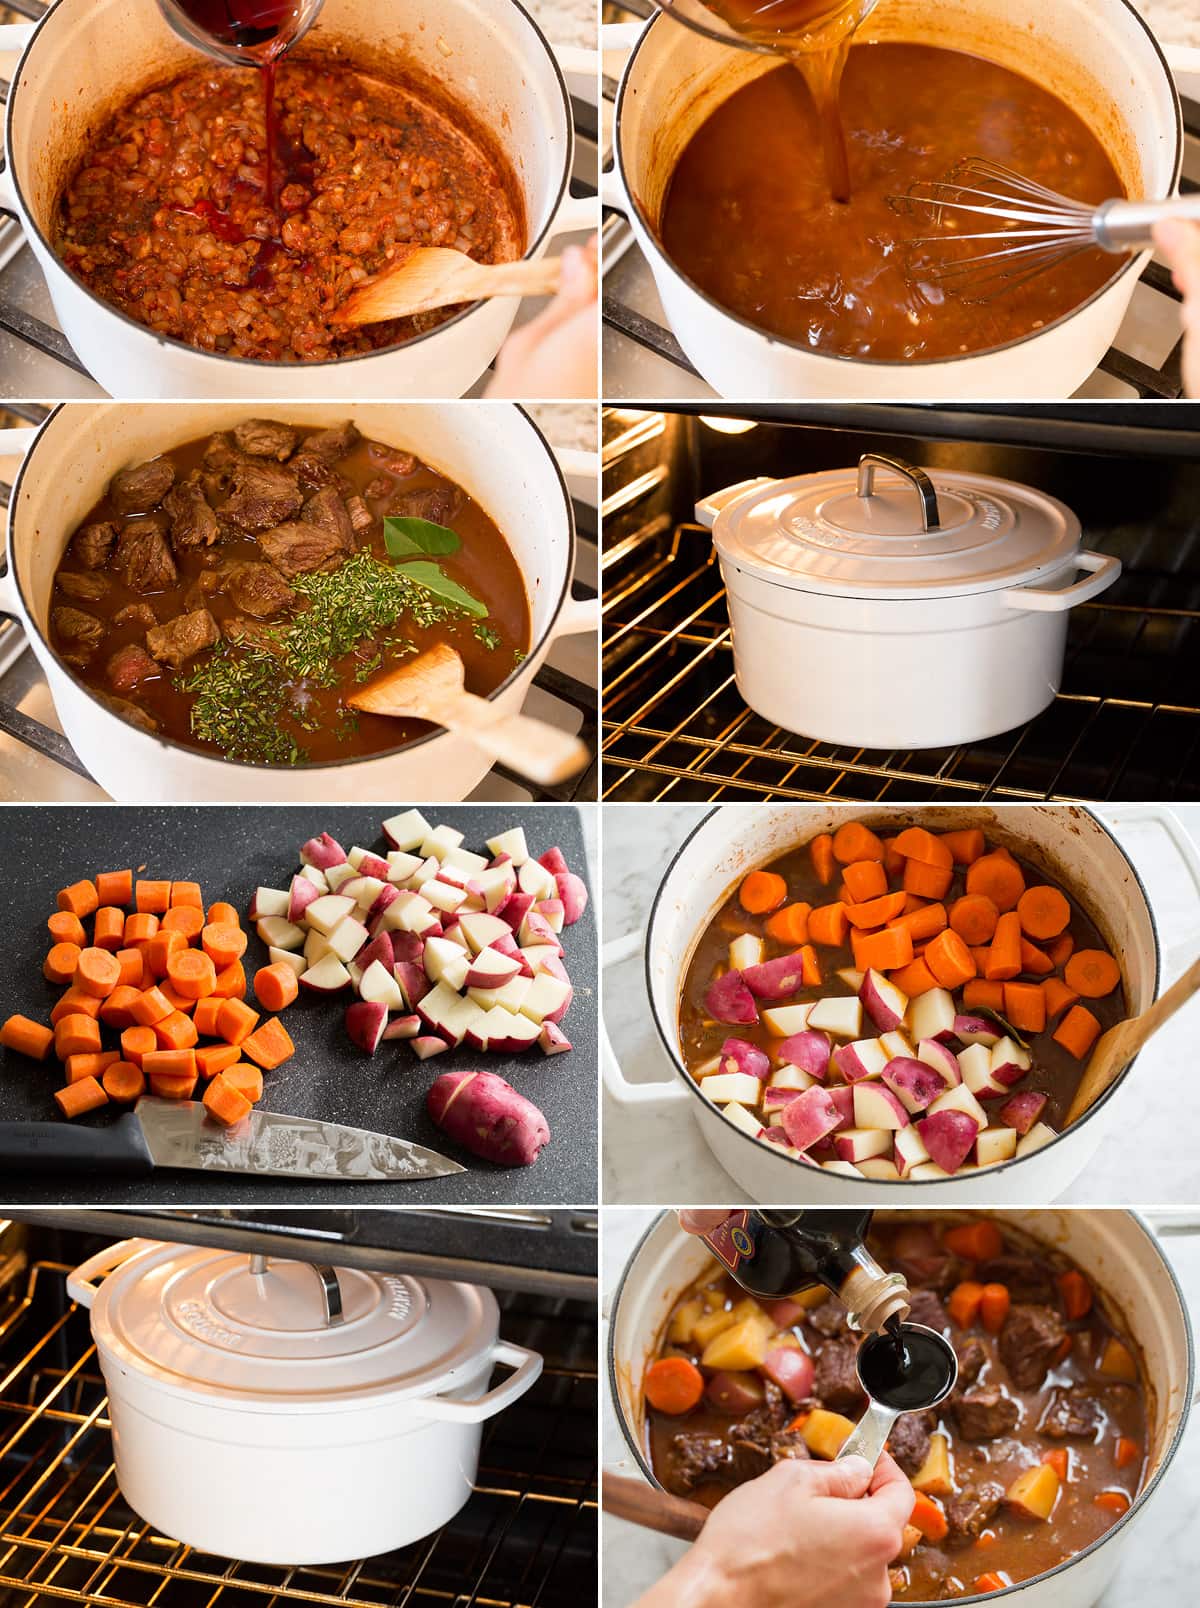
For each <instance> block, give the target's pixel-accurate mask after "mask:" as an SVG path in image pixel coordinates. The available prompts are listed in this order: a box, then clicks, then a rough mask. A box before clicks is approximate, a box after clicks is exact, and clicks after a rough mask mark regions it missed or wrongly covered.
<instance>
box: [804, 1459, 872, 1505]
mask: <svg viewBox="0 0 1200 1608" xmlns="http://www.w3.org/2000/svg"><path fill="white" fill-rule="evenodd" d="M805 1466H806V1468H807V1469H808V1471H809V1479H808V1486H809V1492H810V1494H811V1495H812V1496H831V1497H842V1498H844V1499H845V1500H846V1501H855V1500H857V1498H858V1497H860V1496H865V1495H866V1494H867V1490H868V1489H869V1487H870V1484H871V1478H872V1474H873V1470H872V1468H871V1465H870V1463H868V1462H867V1460H866V1458H865V1457H845V1458H842V1459H841V1460H840V1461H838V1462H836V1463H817V1462H812V1463H808V1464H806V1465H805Z"/></svg>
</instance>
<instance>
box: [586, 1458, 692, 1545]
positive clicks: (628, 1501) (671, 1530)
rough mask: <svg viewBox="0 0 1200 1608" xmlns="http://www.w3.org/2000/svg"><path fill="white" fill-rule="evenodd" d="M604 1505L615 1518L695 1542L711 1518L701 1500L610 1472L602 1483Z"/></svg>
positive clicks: (607, 1511)
mask: <svg viewBox="0 0 1200 1608" xmlns="http://www.w3.org/2000/svg"><path fill="white" fill-rule="evenodd" d="M600 1500H601V1504H602V1505H603V1508H604V1511H605V1512H606V1513H611V1514H612V1516H613V1517H614V1518H615V1519H627V1520H628V1521H629V1523H630V1524H640V1525H641V1526H642V1528H643V1530H657V1531H658V1532H659V1534H660V1535H673V1536H674V1537H675V1538H676V1540H678V1541H694V1540H695V1539H696V1537H697V1536H698V1535H699V1534H700V1532H701V1530H703V1528H704V1526H705V1524H706V1523H707V1521H708V1509H707V1508H706V1507H701V1506H700V1504H699V1502H685V1501H684V1500H683V1498H682V1497H680V1496H671V1495H670V1493H669V1492H667V1491H660V1490H659V1489H658V1488H657V1487H656V1486H653V1485H647V1484H646V1483H645V1482H644V1481H643V1480H629V1479H626V1478H625V1477H624V1475H622V1474H606V1475H605V1476H604V1480H603V1484H602V1486H601V1495H600Z"/></svg>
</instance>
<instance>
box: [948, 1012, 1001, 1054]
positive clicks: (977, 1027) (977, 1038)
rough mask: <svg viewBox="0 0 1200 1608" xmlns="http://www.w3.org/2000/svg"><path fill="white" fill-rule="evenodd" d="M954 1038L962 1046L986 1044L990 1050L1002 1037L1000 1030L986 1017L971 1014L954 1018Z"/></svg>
mask: <svg viewBox="0 0 1200 1608" xmlns="http://www.w3.org/2000/svg"><path fill="white" fill-rule="evenodd" d="M954 1036H955V1038H956V1039H958V1040H959V1041H960V1042H961V1043H963V1044H986V1045H987V1047H988V1049H991V1047H992V1045H993V1044H998V1043H999V1042H1000V1039H1001V1038H1002V1037H1003V1035H1002V1034H1001V1032H1000V1029H999V1028H998V1027H997V1026H996V1024H995V1022H993V1021H992V1020H991V1019H990V1018H989V1017H987V1016H976V1015H974V1014H973V1013H972V1014H968V1015H965V1016H964V1015H961V1014H960V1015H958V1016H956V1017H955V1018H954Z"/></svg>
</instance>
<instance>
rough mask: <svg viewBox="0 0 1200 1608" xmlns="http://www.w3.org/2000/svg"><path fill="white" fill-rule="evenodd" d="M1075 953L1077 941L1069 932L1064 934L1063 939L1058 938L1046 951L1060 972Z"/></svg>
mask: <svg viewBox="0 0 1200 1608" xmlns="http://www.w3.org/2000/svg"><path fill="white" fill-rule="evenodd" d="M1074 952H1075V940H1074V938H1072V937H1071V934H1070V933H1069V932H1064V933H1063V935H1062V937H1061V938H1056V939H1055V940H1054V942H1053V943H1052V944H1051V945H1050V947H1049V949H1047V951H1046V953H1047V954H1048V955H1049V956H1050V959H1051V960H1052V961H1053V962H1054V964H1055V966H1056V967H1057V968H1058V970H1059V971H1061V970H1062V969H1063V967H1064V966H1065V965H1066V964H1067V962H1068V961H1069V960H1070V958H1071V956H1072V955H1073V954H1074Z"/></svg>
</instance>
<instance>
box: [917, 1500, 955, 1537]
mask: <svg viewBox="0 0 1200 1608" xmlns="http://www.w3.org/2000/svg"><path fill="white" fill-rule="evenodd" d="M909 1523H910V1524H915V1525H916V1527H917V1529H918V1530H920V1532H921V1534H922V1535H923V1536H924V1537H925V1539H926V1541H932V1542H933V1543H934V1544H935V1545H936V1544H937V1543H938V1542H939V1541H944V1540H945V1539H946V1537H947V1536H948V1535H949V1533H950V1522H949V1520H948V1519H947V1518H946V1515H945V1513H943V1511H942V1508H941V1504H940V1503H938V1502H936V1501H935V1500H934V1498H933V1497H932V1496H926V1495H925V1492H924V1491H918V1492H917V1499H916V1501H915V1502H914V1503H913V1510H912V1514H911V1516H910V1518H909Z"/></svg>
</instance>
